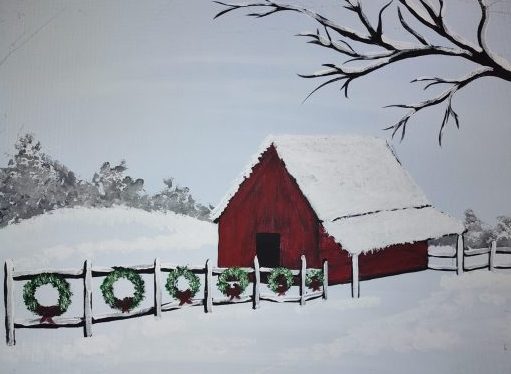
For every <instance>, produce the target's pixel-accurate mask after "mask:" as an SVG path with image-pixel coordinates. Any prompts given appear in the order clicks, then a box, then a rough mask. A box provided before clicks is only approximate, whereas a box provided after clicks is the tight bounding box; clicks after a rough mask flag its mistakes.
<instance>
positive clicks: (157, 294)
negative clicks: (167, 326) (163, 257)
mask: <svg viewBox="0 0 511 374" xmlns="http://www.w3.org/2000/svg"><path fill="white" fill-rule="evenodd" d="M154 315H155V316H156V317H161V263H160V259H159V258H158V257H156V258H155V259H154Z"/></svg>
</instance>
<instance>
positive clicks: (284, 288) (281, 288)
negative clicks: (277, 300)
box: [277, 283, 289, 296]
mask: <svg viewBox="0 0 511 374" xmlns="http://www.w3.org/2000/svg"><path fill="white" fill-rule="evenodd" d="M288 289H289V287H288V286H287V283H285V284H282V283H279V285H278V286H277V296H284V295H285V294H286V291H287V290H288Z"/></svg>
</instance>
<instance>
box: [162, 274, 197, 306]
mask: <svg viewBox="0 0 511 374" xmlns="http://www.w3.org/2000/svg"><path fill="white" fill-rule="evenodd" d="M180 277H184V278H185V279H186V280H187V281H188V288H187V289H186V290H180V289H179V288H178V287H177V282H178V280H179V278H180ZM165 288H166V289H167V291H168V292H169V294H170V296H172V297H173V298H174V299H178V300H179V306H181V305H184V304H185V303H186V304H191V303H192V297H194V296H195V294H196V293H197V291H199V288H200V279H199V277H198V276H197V275H195V274H194V273H193V272H192V271H191V270H190V269H188V268H187V267H186V266H183V267H181V266H178V267H177V268H176V269H175V270H172V271H171V272H170V273H169V276H168V277H167V283H166V284H165Z"/></svg>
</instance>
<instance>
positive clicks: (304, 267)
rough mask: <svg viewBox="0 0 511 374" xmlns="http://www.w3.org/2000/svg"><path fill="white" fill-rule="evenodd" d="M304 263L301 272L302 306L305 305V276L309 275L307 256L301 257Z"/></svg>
mask: <svg viewBox="0 0 511 374" xmlns="http://www.w3.org/2000/svg"><path fill="white" fill-rule="evenodd" d="M300 259H301V262H302V268H301V270H300V305H305V276H306V273H307V261H306V260H305V256H304V255H302V256H301V257H300Z"/></svg>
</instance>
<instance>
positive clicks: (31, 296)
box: [23, 273, 73, 324]
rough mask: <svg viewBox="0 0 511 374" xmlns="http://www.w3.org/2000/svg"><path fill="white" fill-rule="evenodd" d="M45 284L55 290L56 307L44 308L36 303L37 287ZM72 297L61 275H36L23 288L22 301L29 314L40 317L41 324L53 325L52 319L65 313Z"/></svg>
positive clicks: (67, 283) (67, 284) (66, 282)
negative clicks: (57, 294)
mask: <svg viewBox="0 0 511 374" xmlns="http://www.w3.org/2000/svg"><path fill="white" fill-rule="evenodd" d="M45 284H51V285H52V286H53V287H55V288H56V289H57V291H58V293H59V300H58V302H57V305H51V306H44V305H41V304H39V302H38V301H37V299H36V297H35V293H36V291H37V289H38V288H39V287H41V286H42V285H45ZM72 295H73V293H72V292H71V287H70V286H69V282H68V281H67V280H66V279H64V277H62V276H61V275H58V274H54V273H42V274H38V275H36V276H35V277H33V278H32V279H31V280H29V281H28V282H27V283H26V284H25V285H24V286H23V301H24V303H25V306H26V307H27V309H28V310H30V311H31V312H33V313H35V314H37V315H39V316H41V320H40V322H41V323H43V322H45V321H47V322H48V323H52V324H53V323H55V322H53V319H52V318H53V317H55V316H60V315H61V314H63V313H65V312H66V310H67V308H68V307H69V305H70V304H71V296H72Z"/></svg>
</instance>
